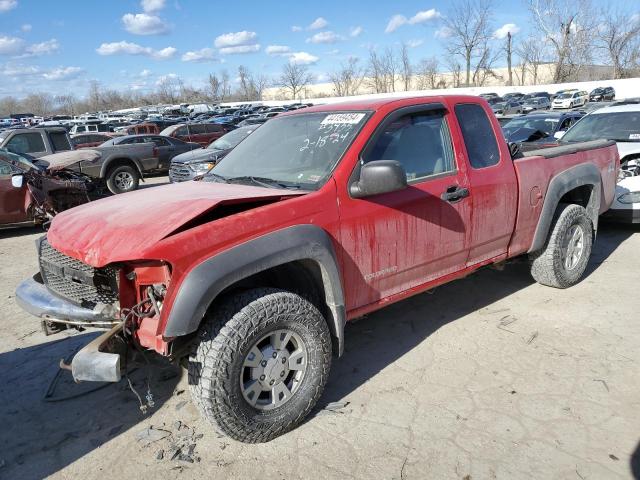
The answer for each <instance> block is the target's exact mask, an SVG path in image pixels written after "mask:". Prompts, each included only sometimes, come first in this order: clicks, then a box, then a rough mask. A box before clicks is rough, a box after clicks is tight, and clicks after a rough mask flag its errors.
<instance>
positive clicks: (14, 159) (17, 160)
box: [0, 148, 36, 170]
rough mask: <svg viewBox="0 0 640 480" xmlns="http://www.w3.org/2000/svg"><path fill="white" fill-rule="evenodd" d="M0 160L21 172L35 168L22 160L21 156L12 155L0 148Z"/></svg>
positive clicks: (24, 159) (26, 160)
mask: <svg viewBox="0 0 640 480" xmlns="http://www.w3.org/2000/svg"><path fill="white" fill-rule="evenodd" d="M0 158H2V159H3V160H5V161H7V162H9V163H11V164H12V165H15V166H16V167H18V168H20V169H22V170H31V169H32V168H36V166H35V165H34V164H33V163H31V162H30V161H29V160H28V159H26V158H24V157H23V156H21V155H17V154H15V153H12V152H10V151H9V150H7V149H5V148H0Z"/></svg>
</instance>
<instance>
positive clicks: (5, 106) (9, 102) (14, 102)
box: [0, 97, 20, 117]
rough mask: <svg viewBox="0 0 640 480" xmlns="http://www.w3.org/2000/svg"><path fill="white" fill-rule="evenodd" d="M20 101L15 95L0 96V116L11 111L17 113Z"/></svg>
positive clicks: (7, 114) (5, 115)
mask: <svg viewBox="0 0 640 480" xmlns="http://www.w3.org/2000/svg"><path fill="white" fill-rule="evenodd" d="M18 110H20V101H19V100H18V99H17V98H15V97H3V98H0V116H3V117H8V116H9V115H11V114H12V113H18Z"/></svg>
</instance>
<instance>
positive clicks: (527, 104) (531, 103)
mask: <svg viewBox="0 0 640 480" xmlns="http://www.w3.org/2000/svg"><path fill="white" fill-rule="evenodd" d="M549 108H551V102H550V101H549V99H548V98H545V97H537V98H530V99H528V100H525V101H524V102H523V103H522V106H521V110H522V113H531V112H533V111H535V110H549Z"/></svg>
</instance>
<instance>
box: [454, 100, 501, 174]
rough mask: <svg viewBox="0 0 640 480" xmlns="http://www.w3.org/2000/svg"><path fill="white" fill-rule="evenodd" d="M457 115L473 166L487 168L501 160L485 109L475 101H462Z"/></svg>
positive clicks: (458, 106)
mask: <svg viewBox="0 0 640 480" xmlns="http://www.w3.org/2000/svg"><path fill="white" fill-rule="evenodd" d="M456 116H457V117H458V123H459V124H460V129H461V130H462V138H464V144H465V146H466V147H467V155H468V156H469V163H471V166H472V167H473V168H485V167H491V166H492V165H496V164H497V163H498V162H499V161H500V150H499V149H498V142H496V136H495V134H494V133H493V129H492V128H491V122H489V119H488V118H487V114H486V113H485V112H484V109H483V108H482V107H481V106H480V105H476V104H474V103H460V104H458V105H456Z"/></svg>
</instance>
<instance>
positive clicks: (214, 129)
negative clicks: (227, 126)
mask: <svg viewBox="0 0 640 480" xmlns="http://www.w3.org/2000/svg"><path fill="white" fill-rule="evenodd" d="M206 128H207V132H208V133H220V132H221V131H222V126H221V125H216V124H214V123H210V124H208V125H206Z"/></svg>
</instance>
